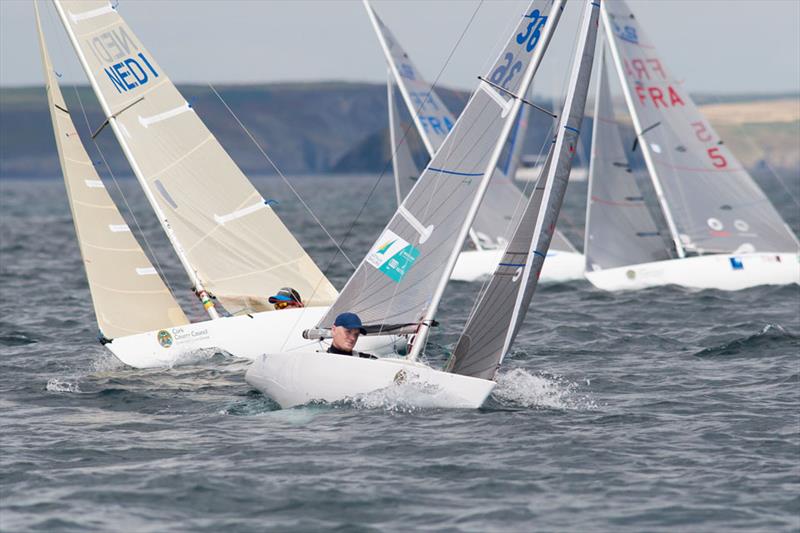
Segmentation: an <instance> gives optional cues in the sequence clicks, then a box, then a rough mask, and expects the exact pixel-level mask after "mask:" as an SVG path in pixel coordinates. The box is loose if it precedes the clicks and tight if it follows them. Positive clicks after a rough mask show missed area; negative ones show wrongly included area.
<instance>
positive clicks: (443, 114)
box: [364, 0, 575, 251]
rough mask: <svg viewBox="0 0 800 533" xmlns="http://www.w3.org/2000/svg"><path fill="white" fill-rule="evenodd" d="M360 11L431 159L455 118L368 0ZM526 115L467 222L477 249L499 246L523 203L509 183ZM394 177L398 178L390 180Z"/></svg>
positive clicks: (498, 79)
mask: <svg viewBox="0 0 800 533" xmlns="http://www.w3.org/2000/svg"><path fill="white" fill-rule="evenodd" d="M364 7H365V8H366V10H367V13H368V15H369V17H370V20H371V21H372V23H373V26H374V28H375V33H376V34H377V36H378V40H379V41H380V44H381V48H382V49H383V51H384V55H385V56H386V61H387V63H388V64H389V72H390V73H391V74H392V75H393V77H394V79H395V83H396V84H397V86H398V88H399V89H400V92H401V94H402V95H403V99H404V102H405V104H406V108H407V109H408V112H409V113H410V115H411V117H412V119H413V121H414V124H415V126H416V127H417V132H418V133H419V136H420V137H421V138H422V141H423V143H424V145H425V146H426V148H427V149H428V155H429V156H430V157H431V158H432V157H433V156H434V154H435V153H436V152H437V151H438V150H439V148H440V147H441V146H442V143H443V142H444V140H445V138H446V137H447V134H448V133H449V131H450V130H451V129H452V127H453V125H454V124H455V122H456V119H455V116H454V115H453V114H452V113H451V112H450V110H449V109H448V108H447V106H446V105H445V104H444V102H443V101H442V99H441V98H440V97H439V95H438V94H437V93H436V91H435V89H434V88H433V86H432V85H431V84H430V83H428V82H427V81H426V80H425V79H424V78H423V77H422V75H421V74H420V72H419V70H417V68H416V66H415V65H414V63H413V62H412V61H411V58H410V57H409V56H408V53H406V51H405V50H404V49H403V48H402V46H400V43H399V42H398V40H397V38H396V37H395V36H394V35H393V34H392V32H391V30H390V29H389V27H388V26H386V24H385V23H384V22H383V20H381V18H380V17H379V16H378V14H377V13H375V11H374V10H373V9H372V7H371V5H370V4H369V2H368V0H364ZM503 60H504V61H508V58H507V57H504V58H503ZM515 67H516V64H515V65H511V64H510V63H509V64H508V65H507V66H506V68H505V69H502V68H498V69H495V70H493V71H492V74H493V76H494V77H493V78H491V79H490V80H489V81H492V82H493V83H498V84H502V83H503V81H504V79H505V76H507V75H508V72H507V70H508V69H509V68H511V69H513V68H515ZM391 112H392V111H391V110H390V113H391ZM527 114H528V109H524V110H523V111H522V112H521V113H520V117H519V119H518V122H517V123H516V125H515V126H514V129H513V130H512V133H511V135H510V137H509V141H508V146H507V147H506V150H507V151H506V154H505V157H504V158H502V160H501V161H500V162H499V165H498V168H497V169H496V170H495V173H494V175H493V176H492V179H491V181H490V182H489V188H488V189H487V191H486V195H485V196H484V200H483V204H481V208H480V210H479V211H478V214H477V215H476V217H475V220H474V221H473V224H472V231H471V233H470V236H471V237H472V240H473V243H474V244H475V246H476V247H477V248H478V249H484V248H486V249H493V248H502V247H504V246H505V244H506V242H507V240H508V235H509V234H510V232H511V230H512V229H513V228H514V227H515V225H516V221H517V220H518V219H519V217H520V215H521V213H522V208H523V206H524V205H525V196H524V195H523V194H522V192H521V191H520V190H519V189H518V188H517V187H516V185H514V182H513V180H512V179H511V177H513V176H514V174H515V172H516V168H517V164H518V161H519V156H520V150H521V149H522V145H523V141H524V139H525V134H526V132H527V126H528V120H527ZM390 119H391V116H390ZM392 149H393V154H394V155H395V157H394V158H393V159H396V158H401V157H403V154H402V149H403V147H402V146H398V144H397V143H395V142H392ZM402 165H403V163H402V162H401V163H399V164H397V163H395V168H398V167H399V168H403V167H402ZM396 179H398V178H397V177H396ZM399 179H402V178H399ZM404 196H405V195H404ZM398 203H399V202H398ZM555 239H556V242H554V248H557V249H559V250H567V251H574V250H575V248H574V247H573V246H572V244H570V243H569V241H568V240H567V239H566V237H564V236H563V235H561V234H560V233H559V234H558V235H557V236H556V237H555Z"/></svg>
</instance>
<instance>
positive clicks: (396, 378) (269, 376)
mask: <svg viewBox="0 0 800 533" xmlns="http://www.w3.org/2000/svg"><path fill="white" fill-rule="evenodd" d="M245 380H246V381H247V383H249V384H250V385H252V386H253V387H255V388H256V389H258V390H260V391H261V392H262V393H264V394H265V395H267V396H269V397H270V398H272V399H273V400H275V401H276V402H277V403H278V404H279V405H280V406H281V407H282V408H284V409H287V408H290V407H295V406H297V405H303V404H306V403H309V402H312V401H324V402H337V401H343V400H348V399H357V398H359V397H360V396H363V395H365V394H369V393H375V392H379V391H382V390H391V388H392V387H403V386H408V385H410V386H412V387H414V388H413V389H412V395H416V396H417V398H416V399H417V400H418V401H419V404H420V405H423V406H425V407H430V408H462V409H477V408H479V407H480V406H481V405H483V402H484V401H486V398H487V397H488V396H489V394H491V392H492V390H493V389H494V387H495V382H494V381H489V380H485V379H479V378H473V377H469V376H462V375H459V374H451V373H449V372H442V371H441V370H434V369H433V368H431V367H429V366H426V365H424V364H422V363H412V362H410V361H408V360H406V359H390V358H386V359H362V358H358V357H350V356H345V355H334V354H328V353H315V352H308V351H303V352H283V353H270V354H264V355H261V356H260V357H258V358H256V360H255V361H254V362H253V364H252V365H251V366H250V368H249V369H248V370H247V373H246V374H245ZM417 391H418V392H419V394H418V395H417V394H416V393H417ZM406 400H407V401H410V402H412V403H413V402H414V398H406Z"/></svg>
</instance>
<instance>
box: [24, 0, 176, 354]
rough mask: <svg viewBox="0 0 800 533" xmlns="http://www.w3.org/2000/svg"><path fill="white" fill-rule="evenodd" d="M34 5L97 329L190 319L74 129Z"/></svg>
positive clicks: (135, 329)
mask: <svg viewBox="0 0 800 533" xmlns="http://www.w3.org/2000/svg"><path fill="white" fill-rule="evenodd" d="M34 8H35V12H36V24H37V31H38V36H39V45H40V48H41V54H42V64H43V67H44V76H45V86H46V89H47V100H48V108H49V109H50V119H51V121H52V125H53V132H54V135H55V141H56V148H57V150H58V155H59V161H60V163H61V171H62V173H63V175H64V185H65V186H66V191H67V199H68V201H69V205H70V210H71V211H72V219H73V223H74V225H75V233H76V236H77V240H78V246H79V248H80V252H81V257H82V258H83V265H84V269H85V271H86V279H87V282H88V284H89V292H90V294H91V297H92V304H93V306H94V311H95V316H96V319H97V325H98V328H99V329H100V332H101V335H102V336H103V337H106V338H107V339H114V338H118V337H123V336H126V335H133V334H137V333H145V332H148V331H156V330H159V329H162V328H169V327H174V326H181V325H185V324H188V323H189V321H188V319H187V318H186V316H185V315H184V313H183V311H182V310H181V308H180V306H179V305H178V303H177V302H176V301H175V299H174V298H173V296H172V294H171V292H170V291H169V289H168V288H167V286H166V285H165V284H164V281H163V280H162V279H161V277H160V276H159V275H158V272H157V271H156V270H155V268H153V265H152V263H151V262H150V260H149V259H148V258H147V255H146V254H145V253H144V251H143V250H142V248H141V246H139V243H138V242H137V241H136V238H135V237H134V236H133V234H132V233H131V231H130V228H129V227H128V225H127V223H126V222H125V219H124V218H123V217H122V215H121V214H120V212H119V210H118V209H117V207H116V205H114V201H113V200H112V199H111V196H110V195H109V193H108V191H107V190H106V188H105V186H104V185H103V182H102V181H101V180H100V176H99V175H98V174H97V171H96V170H95V168H94V165H92V162H91V159H90V158H89V154H88V153H87V152H86V149H85V148H84V146H83V144H82V143H81V140H80V137H79V136H78V135H77V134H76V133H74V132H75V131H76V130H75V125H74V124H73V122H72V118H71V117H70V114H69V111H68V109H67V105H66V103H65V101H64V98H63V95H62V93H61V89H60V88H59V86H58V81H57V80H56V78H55V76H54V75H53V72H54V71H53V66H52V62H51V60H50V56H49V54H48V52H47V46H46V44H45V40H44V34H43V33H42V28H41V23H40V20H39V8H38V5H37V4H36V3H34ZM120 296H124V298H120Z"/></svg>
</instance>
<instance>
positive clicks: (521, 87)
mask: <svg viewBox="0 0 800 533" xmlns="http://www.w3.org/2000/svg"><path fill="white" fill-rule="evenodd" d="M562 9H563V1H561V0H548V1H543V0H537V1H534V2H532V3H531V5H530V6H529V9H528V10H527V11H526V14H525V15H524V16H523V17H521V20H520V23H519V25H518V27H517V28H516V29H515V31H514V33H513V34H512V35H511V37H510V40H509V42H508V44H507V46H506V47H505V49H504V50H503V52H502V53H501V55H500V58H499V59H498V61H497V62H496V63H495V64H494V66H493V67H492V68H491V70H490V71H489V74H488V76H487V79H495V78H497V77H502V80H501V82H502V84H501V85H502V86H503V87H504V88H505V90H506V91H508V92H507V93H506V92H500V91H498V90H497V89H495V88H494V87H493V86H492V85H490V84H489V83H486V82H485V81H481V82H480V84H479V86H478V89H477V90H476V91H475V93H474V94H473V95H472V97H471V98H470V101H469V102H468V103H467V106H466V108H465V109H464V111H463V112H462V114H461V116H460V117H459V118H458V121H457V123H456V124H455V125H454V127H453V129H452V130H451V131H450V134H449V135H448V136H447V138H446V140H445V142H444V143H443V144H442V146H441V147H440V148H439V150H438V151H437V152H436V153H435V155H434V156H433V159H432V160H431V161H430V163H429V164H428V166H427V168H426V169H425V170H424V171H423V173H422V175H421V176H420V179H419V180H418V181H417V183H416V184H415V185H414V188H413V189H412V190H411V192H410V193H409V194H408V196H406V198H405V199H404V200H403V203H402V204H401V205H400V207H399V208H398V210H397V212H396V213H395V215H394V216H393V217H392V219H391V220H390V221H389V223H388V224H387V226H386V228H385V229H384V230H383V232H382V233H381V235H380V237H379V238H378V240H377V241H376V242H375V244H374V245H373V246H372V248H371V249H370V251H369V253H368V254H367V256H366V258H365V259H364V260H363V261H362V262H361V264H360V265H359V266H358V268H357V269H356V271H355V273H354V274H353V275H352V276H351V278H350V279H349V280H348V282H347V285H346V286H345V288H344V289H343V290H342V293H341V294H340V296H339V298H338V299H337V300H336V302H334V304H333V305H332V306H331V308H330V309H329V311H328V313H327V314H326V315H325V317H324V318H323V319H322V320H321V322H320V327H323V328H329V327H330V326H331V325H332V323H333V319H334V317H336V315H338V314H339V313H341V312H344V311H351V312H355V313H358V314H359V315H360V316H361V319H362V321H363V322H364V323H365V324H368V325H372V326H386V325H397V324H419V325H420V328H421V336H420V337H421V338H423V339H424V338H425V336H426V335H425V333H426V332H427V329H428V328H429V327H430V325H431V322H432V320H433V316H434V314H435V312H436V309H437V307H438V304H439V300H440V299H441V295H442V293H443V292H444V288H445V285H446V283H447V280H448V278H449V276H450V273H451V272H452V269H453V266H454V264H455V261H456V259H457V257H458V254H459V252H460V250H461V247H462V245H463V243H464V239H465V238H466V235H467V232H468V230H469V227H470V225H471V224H472V221H473V219H474V217H475V213H476V212H477V210H478V206H479V205H480V202H481V200H482V197H483V195H484V193H485V191H486V188H487V186H488V182H489V179H490V178H491V176H492V174H493V172H494V169H495V166H496V165H497V162H498V160H499V158H500V152H501V151H502V148H503V145H504V144H505V142H506V141H507V139H508V136H509V134H510V132H511V129H512V128H513V126H514V122H515V120H516V117H517V113H518V112H519V108H520V106H521V105H522V102H521V100H520V99H519V98H514V97H512V96H510V95H517V94H525V93H526V92H527V90H528V87H529V86H530V82H531V79H532V78H533V75H534V73H535V72H536V69H537V68H538V66H539V63H540V61H541V58H542V55H543V53H544V50H545V49H546V47H547V45H548V44H549V41H550V37H551V36H552V33H553V29H554V27H555V25H556V23H557V22H558V18H559V17H560V15H561V11H562ZM422 345H423V343H421V342H417V343H415V345H414V347H413V351H412V354H411V357H412V358H414V357H415V356H416V355H417V354H418V353H419V351H420V350H421V347H422Z"/></svg>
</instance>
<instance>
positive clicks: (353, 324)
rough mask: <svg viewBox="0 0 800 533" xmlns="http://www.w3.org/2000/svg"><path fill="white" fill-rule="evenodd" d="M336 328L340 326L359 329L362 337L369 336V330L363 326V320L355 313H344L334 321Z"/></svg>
mask: <svg viewBox="0 0 800 533" xmlns="http://www.w3.org/2000/svg"><path fill="white" fill-rule="evenodd" d="M333 325H334V326H340V327H343V328H347V329H357V330H359V331H361V334H362V335H366V334H367V330H366V329H364V326H363V325H362V324H361V319H360V318H358V315H357V314H355V313H342V314H340V315H339V316H337V317H336V320H334V321H333Z"/></svg>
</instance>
